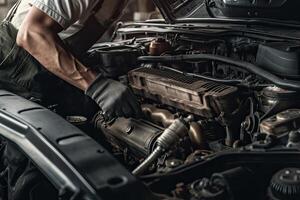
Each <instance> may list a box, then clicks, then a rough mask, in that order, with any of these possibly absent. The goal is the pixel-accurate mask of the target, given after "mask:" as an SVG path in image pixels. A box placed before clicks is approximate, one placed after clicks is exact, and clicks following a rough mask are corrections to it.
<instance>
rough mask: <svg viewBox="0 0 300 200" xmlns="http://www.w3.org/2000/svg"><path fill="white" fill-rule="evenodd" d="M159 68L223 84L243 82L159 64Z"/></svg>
mask: <svg viewBox="0 0 300 200" xmlns="http://www.w3.org/2000/svg"><path fill="white" fill-rule="evenodd" d="M160 68H161V69H166V70H170V71H173V72H176V73H179V74H184V75H186V76H191V77H197V78H201V79H204V80H207V81H212V82H216V83H221V84H224V85H233V86H235V85H238V84H241V85H242V84H243V82H244V80H239V79H231V80H228V79H218V78H213V77H208V76H203V75H200V74H195V73H185V72H183V71H180V70H178V69H174V68H171V67H165V66H161V67H160Z"/></svg>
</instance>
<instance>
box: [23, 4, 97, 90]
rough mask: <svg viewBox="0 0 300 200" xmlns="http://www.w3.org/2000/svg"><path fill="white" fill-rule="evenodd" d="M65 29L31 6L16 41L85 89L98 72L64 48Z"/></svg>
mask: <svg viewBox="0 0 300 200" xmlns="http://www.w3.org/2000/svg"><path fill="white" fill-rule="evenodd" d="M62 29H63V28H62V27H61V26H60V25H59V24H58V23H57V22H56V21H54V20H53V19H52V18H51V17H49V16H48V15H46V14H45V13H43V12H42V11H40V10H39V9H37V8H35V7H32V8H31V10H30V11H29V13H28V14H27V16H26V18H25V19H24V21H23V23H22V25H21V27H20V29H19V32H18V36H17V44H18V45H19V46H21V47H23V48H24V49H25V50H27V51H28V52H29V53H30V54H31V55H32V56H33V57H34V58H35V59H37V60H38V61H39V62H40V63H41V64H42V65H43V66H44V67H45V68H46V69H47V70H48V71H50V72H52V73H53V74H55V75H56V76H58V77H60V78H61V79H63V80H65V81H67V82H68V83H70V84H71V85H74V86H76V87H77V88H80V89H82V90H84V91H85V90H86V89H87V88H88V86H89V85H91V83H92V82H93V81H94V80H95V79H96V74H95V73H94V72H93V71H91V70H89V69H88V68H87V67H85V66H84V65H83V64H82V63H80V62H79V61H78V60H77V59H76V58H75V57H74V56H73V55H72V54H71V53H70V52H69V51H68V50H67V49H66V48H65V46H64V44H63V42H62V40H61V39H60V37H59V36H58V33H59V32H61V31H62Z"/></svg>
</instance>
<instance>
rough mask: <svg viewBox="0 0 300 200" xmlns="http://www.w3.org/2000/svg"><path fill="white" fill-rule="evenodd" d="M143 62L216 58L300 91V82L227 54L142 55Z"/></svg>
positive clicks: (285, 87) (140, 58)
mask: <svg viewBox="0 0 300 200" xmlns="http://www.w3.org/2000/svg"><path fill="white" fill-rule="evenodd" d="M138 60H139V61H141V62H151V63H153V62H155V63H164V62H172V63H177V62H184V61H199V60H214V61H219V62H223V63H227V64H231V65H234V66H236V67H238V68H240V69H243V70H246V71H248V72H250V73H253V74H256V75H258V76H260V77H262V78H263V79H265V80H267V81H269V82H271V83H273V84H275V85H277V86H278V87H280V88H282V89H287V90H293V91H300V82H299V81H293V80H286V79H283V78H280V77H279V76H276V75H275V74H273V73H270V72H268V71H266V70H264V69H262V68H260V67H259V66H257V65H254V64H252V63H249V62H244V61H239V60H234V59H231V58H228V57H225V56H219V55H213V54H193V55H176V56H141V57H139V58H138Z"/></svg>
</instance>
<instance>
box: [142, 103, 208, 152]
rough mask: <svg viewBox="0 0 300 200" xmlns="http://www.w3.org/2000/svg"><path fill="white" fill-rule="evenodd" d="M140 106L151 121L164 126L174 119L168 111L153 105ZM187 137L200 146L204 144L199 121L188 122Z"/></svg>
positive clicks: (167, 125)
mask: <svg viewBox="0 0 300 200" xmlns="http://www.w3.org/2000/svg"><path fill="white" fill-rule="evenodd" d="M141 107H142V111H143V113H144V115H145V116H148V117H149V118H150V120H151V121H152V122H154V123H158V124H161V125H163V127H164V128H167V127H169V126H170V125H171V124H172V123H174V121H175V119H176V117H175V115H174V114H172V113H171V112H170V111H168V110H165V109H160V108H157V107H156V106H154V105H150V104H143V105H141ZM189 137H190V139H191V141H192V143H193V144H195V145H197V146H198V147H200V148H202V147H203V146H204V134H203V130H202V128H201V126H200V124H199V123H197V122H191V123H190V129H189Z"/></svg>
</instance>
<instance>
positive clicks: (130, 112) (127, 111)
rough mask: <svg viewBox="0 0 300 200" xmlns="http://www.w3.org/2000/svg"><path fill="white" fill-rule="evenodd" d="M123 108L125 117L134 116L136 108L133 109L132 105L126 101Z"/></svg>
mask: <svg viewBox="0 0 300 200" xmlns="http://www.w3.org/2000/svg"><path fill="white" fill-rule="evenodd" d="M122 110H123V113H124V117H126V118H130V117H134V110H132V107H131V106H130V104H128V103H126V104H124V105H123V106H122Z"/></svg>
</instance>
